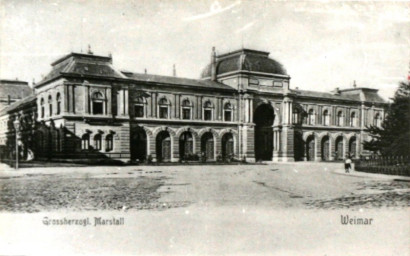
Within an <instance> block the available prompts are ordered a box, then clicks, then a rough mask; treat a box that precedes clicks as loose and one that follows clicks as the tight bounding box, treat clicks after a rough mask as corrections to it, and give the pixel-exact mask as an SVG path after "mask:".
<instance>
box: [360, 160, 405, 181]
mask: <svg viewBox="0 0 410 256" xmlns="http://www.w3.org/2000/svg"><path fill="white" fill-rule="evenodd" d="M355 170H356V171H359V172H369V173H380V174H389V175H401V176H410V156H369V157H361V158H360V159H359V160H357V161H355Z"/></svg>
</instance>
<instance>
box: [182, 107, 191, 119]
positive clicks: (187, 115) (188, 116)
mask: <svg viewBox="0 0 410 256" xmlns="http://www.w3.org/2000/svg"><path fill="white" fill-rule="evenodd" d="M182 119H184V120H189V119H191V109H190V108H184V109H182Z"/></svg>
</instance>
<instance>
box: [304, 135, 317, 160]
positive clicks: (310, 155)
mask: <svg viewBox="0 0 410 256" xmlns="http://www.w3.org/2000/svg"><path fill="white" fill-rule="evenodd" d="M306 160H307V161H314V160H315V137H314V136H313V135H311V136H309V137H308V138H307V140H306Z"/></svg>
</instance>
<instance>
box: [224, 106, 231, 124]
mask: <svg viewBox="0 0 410 256" xmlns="http://www.w3.org/2000/svg"><path fill="white" fill-rule="evenodd" d="M224 121H226V122H232V105H231V103H229V102H228V103H226V104H225V106H224Z"/></svg>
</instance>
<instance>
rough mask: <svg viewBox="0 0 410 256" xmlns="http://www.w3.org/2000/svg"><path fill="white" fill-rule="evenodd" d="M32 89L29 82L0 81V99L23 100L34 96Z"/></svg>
mask: <svg viewBox="0 0 410 256" xmlns="http://www.w3.org/2000/svg"><path fill="white" fill-rule="evenodd" d="M32 93H33V91H32V89H31V88H30V87H29V86H28V83H27V82H24V81H16V80H5V79H1V80H0V98H7V97H8V96H9V95H10V98H12V99H22V98H24V97H27V96H28V95H30V94H32Z"/></svg>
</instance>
